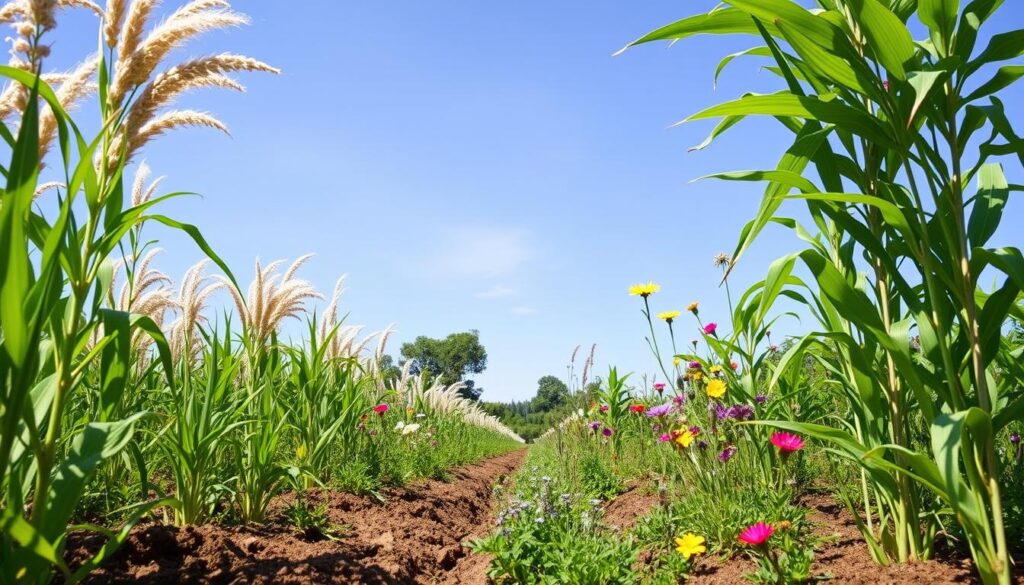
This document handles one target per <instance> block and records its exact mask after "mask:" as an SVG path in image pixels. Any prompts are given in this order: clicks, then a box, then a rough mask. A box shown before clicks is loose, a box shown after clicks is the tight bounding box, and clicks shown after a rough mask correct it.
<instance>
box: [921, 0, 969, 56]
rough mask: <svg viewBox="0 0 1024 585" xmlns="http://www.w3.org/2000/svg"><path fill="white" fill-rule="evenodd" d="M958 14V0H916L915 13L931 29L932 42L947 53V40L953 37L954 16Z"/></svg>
mask: <svg viewBox="0 0 1024 585" xmlns="http://www.w3.org/2000/svg"><path fill="white" fill-rule="evenodd" d="M959 14H960V0H918V2H917V15H918V18H920V19H921V22H923V23H924V25H925V26H927V27H928V28H929V29H930V31H931V38H932V42H933V43H935V45H936V46H937V47H939V48H941V50H942V56H943V57H945V56H947V55H948V54H949V46H947V41H948V40H949V39H951V38H952V37H953V31H954V30H955V29H956V18H957V16H958V15H959Z"/></svg>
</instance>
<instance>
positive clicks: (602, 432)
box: [601, 427, 615, 437]
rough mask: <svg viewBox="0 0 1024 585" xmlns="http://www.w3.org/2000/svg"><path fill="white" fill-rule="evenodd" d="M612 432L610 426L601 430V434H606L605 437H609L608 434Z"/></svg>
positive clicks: (610, 434)
mask: <svg viewBox="0 0 1024 585" xmlns="http://www.w3.org/2000/svg"><path fill="white" fill-rule="evenodd" d="M614 432H615V431H613V430H611V429H610V428H608V427H605V428H604V430H603V431H601V434H602V435H604V436H606V437H610V436H612V433H614Z"/></svg>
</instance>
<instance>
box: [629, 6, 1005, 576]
mask: <svg viewBox="0 0 1024 585" xmlns="http://www.w3.org/2000/svg"><path fill="white" fill-rule="evenodd" d="M814 4H815V5H816V6H815V9H813V10H809V9H807V8H805V7H804V6H802V5H801V4H799V3H796V2H793V1H792V0H764V1H760V0H758V1H752V0H726V2H724V3H723V4H722V5H720V6H717V7H715V8H714V9H713V10H712V11H710V12H708V13H704V14H698V15H694V16H691V17H688V18H685V19H682V20H680V21H677V22H675V23H672V24H670V25H668V26H665V27H663V28H661V29H658V30H656V31H653V32H651V33H650V34H648V35H645V36H644V37H642V38H640V39H639V40H637V41H636V42H634V43H632V44H631V45H630V46H633V45H636V44H642V43H647V42H651V41H656V40H671V41H673V42H675V41H678V40H682V39H686V38H688V37H691V36H695V35H702V34H728V35H745V36H747V37H752V38H753V40H754V42H756V43H758V44H757V46H755V47H754V48H752V49H750V50H748V51H744V52H742V53H739V54H736V55H731V56H729V57H726V58H725V60H723V61H722V63H721V64H720V65H719V72H720V71H721V69H722V68H723V67H725V66H726V65H728V64H729V63H730V62H732V61H734V60H735V59H741V58H767V59H768V63H769V64H768V65H767V66H766V67H765V69H766V70H767V71H769V72H771V73H773V74H775V75H776V76H777V77H778V78H779V80H780V82H781V86H782V87H781V89H780V90H779V91H777V92H775V93H772V94H768V95H758V94H746V95H744V96H742V97H740V98H738V99H735V100H732V101H728V102H725V103H722V104H719V105H715V106H712V107H709V108H707V109H705V110H703V111H701V112H698V113H696V114H694V115H692V116H690V117H689V118H687V120H686V121H687V122H689V121H695V120H702V119H720V121H719V123H718V125H717V126H716V127H715V129H714V130H713V132H712V134H711V136H710V137H709V140H708V141H707V142H706V143H705V144H704V145H702V146H707V145H709V144H710V143H712V142H713V141H714V140H715V139H717V138H718V137H720V136H721V135H722V133H724V132H726V131H728V130H730V129H731V128H733V127H734V126H736V125H737V124H738V123H739V122H740V121H742V120H744V119H745V118H747V117H750V116H770V117H772V118H773V119H775V120H777V121H778V122H780V124H781V126H782V128H783V129H784V130H785V131H786V132H788V133H790V135H791V136H792V146H790V147H789V148H788V149H787V150H786V152H785V153H784V154H783V155H782V156H781V157H780V159H779V163H778V165H777V166H776V167H775V168H773V169H765V170H754V171H738V172H728V173H719V174H715V175H713V176H712V177H713V178H717V179H722V180H728V181H743V182H760V183H766V184H767V187H766V188H765V192H764V197H763V199H762V202H761V205H760V208H759V209H758V212H757V215H756V217H755V218H754V219H753V220H751V222H749V223H748V224H747V225H746V226H745V228H744V230H743V232H742V234H741V236H740V241H739V244H738V246H737V248H736V250H735V252H734V254H733V256H732V258H731V259H729V260H728V262H727V264H726V265H725V266H726V271H727V273H728V271H729V270H731V269H732V267H733V266H734V265H735V264H736V262H737V260H739V258H740V257H741V256H742V255H743V254H744V253H745V252H746V251H747V250H748V249H749V248H750V246H752V245H753V244H754V243H755V241H756V240H757V238H758V235H759V234H760V233H761V232H762V230H763V229H764V228H765V227H766V226H767V225H769V224H770V223H774V224H778V225H781V226H784V227H788V228H790V229H792V230H793V233H794V234H795V235H797V236H798V238H799V239H800V240H801V241H802V243H803V245H805V246H806V249H804V250H802V251H799V252H796V253H793V254H789V255H786V256H784V257H782V258H780V259H778V260H777V261H775V262H774V263H773V264H772V265H771V267H770V268H769V271H768V274H767V276H766V278H765V280H764V281H763V282H762V283H761V284H760V285H759V287H755V289H752V292H748V293H747V296H748V301H749V302H748V303H745V304H744V303H741V307H738V308H737V310H736V311H734V313H733V315H732V329H733V332H732V333H730V334H729V335H728V336H724V335H723V336H721V337H720V338H716V340H720V342H719V343H715V344H713V345H715V346H717V347H719V348H720V350H719V351H720V353H727V354H738V355H740V356H742V357H746V356H749V355H750V351H749V348H751V347H759V346H757V345H756V344H757V343H764V342H763V341H761V339H760V336H763V335H764V332H765V331H767V329H766V328H767V324H763V323H764V319H765V315H767V314H768V313H769V311H770V310H771V309H772V307H773V305H774V304H775V302H776V300H777V299H779V298H780V297H786V298H788V299H789V300H792V301H795V302H796V303H797V304H798V306H799V307H800V311H801V313H802V315H803V316H805V317H806V316H810V317H811V318H812V319H813V322H814V323H815V325H814V327H813V329H812V330H811V332H809V333H807V334H805V335H804V336H802V337H800V338H798V339H797V340H796V343H794V344H793V346H792V347H791V348H790V349H789V351H787V352H786V354H785V355H784V356H783V357H782V358H781V359H780V360H779V364H778V367H776V368H774V369H773V370H772V371H770V372H765V373H764V374H763V375H766V376H767V383H766V385H765V388H766V389H767V390H768V391H775V390H778V391H781V392H783V393H785V392H786V391H787V389H792V390H794V391H796V392H798V393H804V392H813V391H816V390H818V389H817V388H815V387H813V386H812V385H810V384H808V383H807V381H806V379H805V378H806V376H805V374H806V368H804V364H805V362H806V360H808V359H809V360H813V361H814V362H815V363H817V364H819V365H820V366H821V368H823V369H824V371H825V372H826V373H827V380H828V382H829V384H830V388H835V389H836V390H837V392H836V394H837V395H838V396H840V397H841V398H842V402H841V404H842V407H843V408H842V410H841V411H839V412H841V414H839V415H837V416H833V417H829V418H828V419H826V420H823V421H809V420H801V419H800V418H794V417H792V416H778V417H773V420H771V421H770V422H769V423H768V424H770V425H771V426H773V427H775V428H778V429H785V430H788V431H793V432H799V433H802V434H804V435H806V436H808V437H813V438H815V439H817V440H819V441H821V442H822V443H823V444H824V445H825V446H827V448H828V449H829V451H830V452H831V453H833V454H835V455H836V456H837V457H840V458H844V459H845V460H846V461H849V462H852V463H854V464H856V465H857V466H859V469H860V497H859V501H858V502H857V509H856V510H855V511H856V513H857V519H858V525H859V526H860V528H861V532H862V534H863V536H864V540H865V543H866V545H867V546H868V547H869V548H870V550H871V553H872V555H873V556H874V558H875V560H876V561H877V562H878V563H880V564H888V563H899V562H906V561H909V560H915V559H928V558H930V557H931V556H933V555H934V553H935V549H936V542H937V540H938V539H940V538H942V535H944V534H948V533H949V532H950V531H955V532H957V534H958V536H960V537H961V538H962V539H963V540H964V541H965V542H966V543H967V545H968V547H969V549H970V551H971V556H972V557H973V559H974V566H975V568H976V570H977V572H978V574H979V576H980V578H981V580H982V581H983V582H984V583H1000V584H1003V585H1006V584H1008V583H1009V582H1010V579H1011V567H1012V563H1011V557H1010V541H1009V540H1008V538H1007V533H1008V531H1012V530H1017V529H1018V528H1017V527H1015V526H1009V528H1008V524H1007V522H1008V520H1009V519H1011V518H1013V516H1012V510H1010V509H1008V507H1007V501H1006V498H1005V494H1007V493H1013V492H1007V484H1005V483H1004V481H1005V479H1007V467H1008V466H1010V465H1012V458H1010V457H1006V456H1005V453H1006V449H1005V447H1004V446H1005V445H1006V441H1007V437H1009V436H1011V434H1012V433H1016V432H1019V427H1020V424H1021V422H1020V421H1021V420H1022V417H1024V389H1022V381H1024V376H1022V372H1021V369H1020V363H1019V359H1018V358H1019V356H1020V352H1021V346H1020V345H1019V344H1018V343H1015V340H1014V339H1013V337H1012V336H1009V335H1007V334H1006V333H1007V332H1008V331H1009V330H1010V329H1011V328H1012V327H1013V326H1014V325H1016V324H1018V323H1019V320H1020V319H1021V318H1022V317H1024V313H1022V311H1021V304H1020V295H1021V291H1022V290H1024V257H1022V255H1021V252H1020V250H1019V249H1017V248H1013V247H1001V248H994V247H990V246H989V242H990V241H991V240H992V238H993V236H994V235H996V234H997V232H999V228H1000V223H1001V220H1002V216H1003V209H1004V207H1005V205H1006V203H1007V201H1008V198H1009V194H1010V192H1011V191H1014V190H1019V187H1017V186H1013V185H1010V184H1009V183H1008V181H1007V180H1006V176H1005V174H1004V171H1003V167H1002V163H1001V162H1000V161H1001V160H1008V161H1011V162H1014V163H1017V162H1024V150H1022V148H1021V146H1020V138H1019V137H1018V136H1017V134H1016V133H1015V131H1014V129H1013V127H1012V125H1011V123H1010V121H1009V117H1008V116H1007V113H1006V109H1005V107H1004V104H1003V102H1002V101H1001V100H1000V99H999V98H998V97H997V96H998V94H999V93H1000V92H1001V91H1002V90H1004V89H1005V88H1006V87H1008V86H1009V85H1011V84H1012V83H1014V82H1016V81H1017V80H1018V79H1019V78H1020V77H1021V74H1022V70H1021V68H1020V67H1019V66H1016V65H1003V63H1005V62H1007V61H1012V60H1014V59H1017V58H1019V57H1020V56H1021V55H1022V54H1024V31H1022V30H1010V31H1005V32H1003V31H1000V32H997V33H995V34H993V33H991V32H988V29H989V28H991V27H992V26H993V23H998V22H1000V19H999V18H998V16H997V15H998V13H999V9H1000V7H1001V4H1002V2H999V1H997V0H975V1H972V2H969V3H966V4H965V5H963V6H961V3H960V2H958V1H956V0H934V1H932V0H928V1H925V0H916V1H915V0H818V1H817V2H815V3H814ZM1002 20H1003V21H1004V22H1005V21H1006V19H1002ZM920 33H923V38H921V37H918V38H915V35H918V34H920ZM787 200H794V201H796V202H802V204H803V206H804V208H805V211H806V214H807V216H808V217H810V219H811V220H812V221H813V226H805V225H803V224H801V223H800V222H799V221H797V220H795V219H793V218H792V217H788V216H786V215H782V212H783V210H784V209H786V207H784V205H783V204H784V203H785V202H786V201H787ZM983 282H994V283H995V287H994V288H992V289H986V288H985V286H984V285H983V284H982V283H983ZM744 305H745V308H744ZM744 366H745V367H744V368H743V371H744V372H749V374H747V375H745V376H744V377H743V378H741V379H740V380H738V381H737V384H736V385H735V386H733V387H734V388H735V391H736V392H737V393H738V394H740V395H741V396H743V397H744V398H747V397H748V394H749V392H750V391H751V389H752V387H751V383H752V382H754V381H756V380H758V376H759V375H762V373H761V372H759V370H758V369H757V368H756V367H755V366H756V364H755V363H749V364H747V363H744ZM779 414H786V413H779ZM1013 436H1015V435H1013ZM1015 520H1017V521H1019V517H1018V518H1015ZM950 524H952V525H953V526H955V528H951V527H950Z"/></svg>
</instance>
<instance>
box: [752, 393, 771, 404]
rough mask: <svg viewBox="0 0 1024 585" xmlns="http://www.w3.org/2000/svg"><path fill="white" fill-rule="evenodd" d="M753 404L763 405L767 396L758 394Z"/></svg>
mask: <svg viewBox="0 0 1024 585" xmlns="http://www.w3.org/2000/svg"><path fill="white" fill-rule="evenodd" d="M754 402H756V403H758V404H764V403H765V402H768V396H767V395H766V394H758V395H757V396H755V397H754Z"/></svg>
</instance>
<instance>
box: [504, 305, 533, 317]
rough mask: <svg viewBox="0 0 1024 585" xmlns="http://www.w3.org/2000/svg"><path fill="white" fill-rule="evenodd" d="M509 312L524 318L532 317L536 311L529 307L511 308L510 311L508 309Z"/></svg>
mask: <svg viewBox="0 0 1024 585" xmlns="http://www.w3.org/2000/svg"><path fill="white" fill-rule="evenodd" d="M509 311H510V312H511V313H512V314H513V315H519V316H520V317H525V316H527V315H532V314H534V313H536V311H534V310H533V309H532V308H530V307H512V308H511V309H509Z"/></svg>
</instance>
